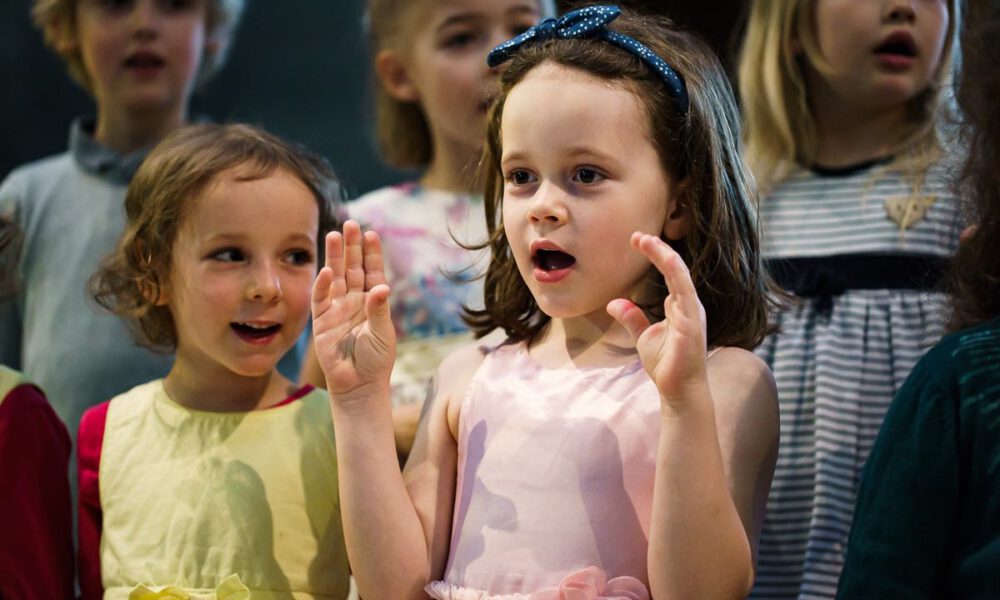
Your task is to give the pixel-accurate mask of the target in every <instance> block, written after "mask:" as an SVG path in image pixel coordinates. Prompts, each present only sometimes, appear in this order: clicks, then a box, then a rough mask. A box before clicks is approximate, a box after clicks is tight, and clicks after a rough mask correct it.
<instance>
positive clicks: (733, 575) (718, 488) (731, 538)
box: [647, 385, 753, 600]
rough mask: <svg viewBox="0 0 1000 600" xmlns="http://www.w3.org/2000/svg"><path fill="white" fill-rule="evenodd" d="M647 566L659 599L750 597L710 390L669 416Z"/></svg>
mask: <svg viewBox="0 0 1000 600" xmlns="http://www.w3.org/2000/svg"><path fill="white" fill-rule="evenodd" d="M647 561H648V565H647V566H648V571H649V583H650V588H651V590H650V591H651V592H652V597H653V598H654V599H655V600H665V599H668V598H745V597H746V595H747V593H749V591H750V586H751V585H752V584H753V558H752V553H751V549H750V542H749V540H748V537H747V533H746V530H745V529H744V527H743V523H742V521H741V519H740V515H739V513H738V511H737V509H736V505H735V503H734V502H733V498H732V493H731V491H730V489H729V483H728V479H727V477H726V473H725V466H724V463H723V459H722V450H721V448H720V446H719V438H718V430H717V426H716V422H715V410H714V407H713V403H712V397H711V395H710V393H709V390H708V387H707V385H706V386H705V388H704V389H703V390H697V391H695V393H693V394H692V396H691V397H690V398H688V399H687V401H685V402H684V403H683V404H677V403H671V404H666V403H665V405H664V408H663V409H662V416H661V425H660V445H659V449H658V452H657V458H656V481H655V487H654V492H653V515H652V525H651V530H650V538H649V551H648V559H647Z"/></svg>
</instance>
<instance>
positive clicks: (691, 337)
mask: <svg viewBox="0 0 1000 600" xmlns="http://www.w3.org/2000/svg"><path fill="white" fill-rule="evenodd" d="M632 248H634V249H635V250H636V251H638V252H641V253H643V254H645V255H646V257H647V258H649V260H650V262H652V263H653V265H654V266H655V267H656V268H657V269H658V270H659V271H660V273H662V274H663V277H664V280H665V281H666V283H667V289H668V290H669V291H670V294H669V295H668V296H667V298H666V299H665V300H664V301H663V313H664V320H663V321H660V322H659V323H654V324H650V322H649V320H648V319H647V318H646V315H645V313H643V311H642V309H641V308H639V307H638V306H636V305H635V303H633V302H632V301H631V300H626V299H624V298H618V299H616V300H612V301H611V302H609V303H608V307H607V310H608V314H610V315H611V316H612V317H614V318H615V320H617V321H618V322H619V323H621V324H622V326H623V327H624V328H625V330H626V331H628V333H629V335H631V336H632V339H633V340H635V348H636V350H637V351H638V352H639V358H640V360H642V365H643V367H645V369H646V372H647V373H649V376H650V377H651V378H652V379H653V383H655V384H656V387H657V389H659V390H660V396H661V397H662V398H663V400H664V401H665V402H668V403H680V402H682V401H683V400H684V398H685V397H687V396H688V393H689V392H690V391H693V390H699V391H700V390H703V389H707V386H708V377H707V375H706V371H705V353H706V347H705V343H706V342H705V339H706V333H705V307H704V306H702V304H701V301H700V300H698V293H697V292H696V291H695V287H694V282H692V281H691V273H690V272H689V271H688V268H687V265H685V264H684V260H683V259H682V258H681V257H680V255H679V254H677V252H675V251H674V249H673V248H671V247H670V246H668V245H667V244H666V242H664V241H663V240H661V239H660V238H658V237H656V236H653V235H649V234H644V233H639V232H636V233H633V234H632Z"/></svg>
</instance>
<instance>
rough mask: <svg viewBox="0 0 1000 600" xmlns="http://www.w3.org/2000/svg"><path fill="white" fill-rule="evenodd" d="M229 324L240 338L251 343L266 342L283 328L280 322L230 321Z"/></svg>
mask: <svg viewBox="0 0 1000 600" xmlns="http://www.w3.org/2000/svg"><path fill="white" fill-rule="evenodd" d="M229 326H230V327H231V328H232V329H233V331H234V332H235V333H236V335H237V336H239V337H240V339H242V340H244V341H247V342H251V343H261V342H265V341H267V340H269V339H270V338H271V337H272V336H274V335H275V334H276V333H278V332H279V331H280V330H281V324H279V323H271V324H257V323H230V324H229Z"/></svg>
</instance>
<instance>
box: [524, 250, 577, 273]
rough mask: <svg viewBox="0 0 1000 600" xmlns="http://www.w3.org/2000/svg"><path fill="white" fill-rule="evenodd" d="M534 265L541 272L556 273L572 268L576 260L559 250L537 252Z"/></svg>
mask: <svg viewBox="0 0 1000 600" xmlns="http://www.w3.org/2000/svg"><path fill="white" fill-rule="evenodd" d="M534 260H535V265H537V266H538V267H539V268H541V269H542V270H543V271H557V270H559V269H566V268H568V267H571V266H573V263H575V262H576V259H575V258H573V256H571V255H569V254H566V253H565V252H562V251H560V250H539V251H538V252H536V253H535V258H534Z"/></svg>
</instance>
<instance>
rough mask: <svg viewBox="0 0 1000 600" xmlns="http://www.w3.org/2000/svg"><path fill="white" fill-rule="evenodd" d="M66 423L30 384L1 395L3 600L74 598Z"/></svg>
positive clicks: (0, 590) (0, 578)
mask: <svg viewBox="0 0 1000 600" xmlns="http://www.w3.org/2000/svg"><path fill="white" fill-rule="evenodd" d="M70 448H71V443H70V437H69V433H68V432H67V431H66V426H65V425H63V422H62V421H60V420H59V417H57V416H56V413H55V411H53V410H52V407H51V406H49V403H48V400H46V399H45V395H44V394H42V392H41V390H39V389H38V388H37V387H35V386H33V385H30V384H22V385H19V386H17V387H15V388H14V389H12V390H11V391H10V392H9V393H8V394H7V396H6V398H0V476H2V478H3V479H2V481H3V484H2V485H3V486H4V489H3V491H2V492H0V515H2V516H0V598H20V599H23V600H35V599H38V600H44V599H47V598H64V599H65V598H70V597H72V595H73V538H72V535H71V528H72V526H73V525H72V521H73V519H72V513H71V510H70V494H69V477H68V476H67V473H68V470H67V469H68V467H69V453H70Z"/></svg>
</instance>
